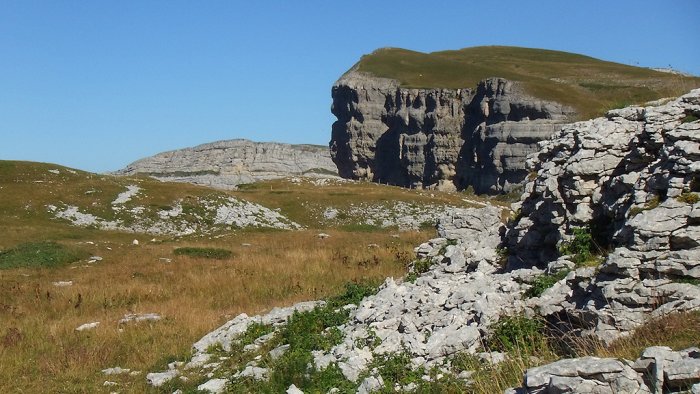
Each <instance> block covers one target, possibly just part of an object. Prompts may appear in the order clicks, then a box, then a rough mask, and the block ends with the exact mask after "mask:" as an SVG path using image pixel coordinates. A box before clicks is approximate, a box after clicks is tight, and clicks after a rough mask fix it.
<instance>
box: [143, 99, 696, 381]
mask: <svg viewBox="0 0 700 394" xmlns="http://www.w3.org/2000/svg"><path fill="white" fill-rule="evenodd" d="M699 115H700V89H696V90H693V91H691V92H689V93H687V94H685V95H683V96H681V97H678V98H675V99H672V100H669V101H667V102H664V103H659V104H657V105H649V106H645V107H635V106H632V107H626V108H623V109H618V110H612V111H609V112H608V113H607V114H606V116H605V117H600V118H596V119H592V120H588V121H582V122H576V123H573V124H570V125H567V126H564V127H562V128H561V129H560V131H558V132H557V133H556V134H555V135H554V136H553V137H552V138H551V139H549V140H548V141H546V143H543V144H541V149H540V150H539V151H538V152H536V153H535V154H533V155H531V156H530V157H529V159H528V168H529V170H530V171H531V174H532V176H530V177H529V179H528V182H527V184H526V186H525V189H524V192H523V194H522V196H521V198H520V201H519V202H517V203H514V204H513V205H511V207H512V208H513V211H512V214H511V216H510V217H509V218H508V220H507V221H505V223H504V221H503V217H502V211H501V210H499V209H497V208H496V207H494V206H492V205H490V204H485V205H484V206H482V207H479V208H467V209H454V210H451V211H450V212H448V213H447V214H446V215H443V216H442V217H441V218H440V220H439V223H438V226H437V229H438V237H437V238H433V239H431V240H429V241H428V242H425V243H423V244H421V245H419V246H418V247H417V248H416V249H415V252H416V259H414V260H413V262H412V263H411V264H410V269H409V273H408V274H407V275H406V276H404V277H403V278H396V277H390V278H387V279H386V280H385V281H384V283H383V284H382V285H380V286H379V287H378V288H371V287H354V286H351V287H348V288H347V289H346V293H345V294H343V295H342V296H339V297H331V298H328V299H326V300H323V301H316V302H309V301H307V302H303V303H297V304H294V305H291V306H288V307H284V308H276V309H275V310H273V311H271V312H270V313H267V314H261V315H255V316H248V315H244V314H241V315H238V316H236V317H235V318H233V319H231V320H229V321H228V322H227V323H225V324H224V325H222V326H221V327H219V328H218V329H216V330H214V331H212V332H210V333H208V334H207V335H205V336H203V337H202V338H201V339H200V340H198V341H197V342H194V344H193V346H192V351H193V355H192V356H191V357H187V358H185V359H183V360H182V362H181V363H172V364H170V365H168V366H167V367H164V368H162V369H160V370H157V371H153V372H151V373H149V374H147V375H146V379H147V380H148V381H149V383H150V384H151V385H152V386H154V387H158V388H160V389H162V390H167V391H172V390H175V389H181V390H183V391H186V390H195V389H196V390H206V391H209V392H217V393H220V392H224V391H226V392H285V391H286V392H288V393H300V392H343V393H345V392H348V393H352V392H356V393H363V394H364V393H371V392H381V393H390V392H420V393H423V392H430V393H432V392H439V393H443V392H444V393H459V392H469V393H484V394H492V393H507V394H517V393H522V394H525V393H548V394H554V393H605V394H615V393H630V394H632V393H636V394H640V393H659V394H671V393H695V392H698V391H699V390H700V373H699V371H700V349H699V348H698V346H700V342H698V340H699V339H700V336H699V335H698V327H699V326H698V322H699V321H700V320H698V319H699V318H700V312H699V311H700V269H699V268H700V220H699V219H700V196H699V194H698V193H700V187H699V186H698V177H699V172H700V166H699V165H698V164H699V163H700V139H699V138H698V132H699V131H700V122H699V121H698V116H699ZM182 377H184V378H185V379H184V380H183V379H182ZM512 387H517V388H512Z"/></svg>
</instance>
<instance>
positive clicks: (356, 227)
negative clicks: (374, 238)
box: [340, 223, 387, 233]
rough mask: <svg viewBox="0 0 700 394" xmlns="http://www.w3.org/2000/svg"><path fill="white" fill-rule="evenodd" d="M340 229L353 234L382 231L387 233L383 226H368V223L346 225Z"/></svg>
mask: <svg viewBox="0 0 700 394" xmlns="http://www.w3.org/2000/svg"><path fill="white" fill-rule="evenodd" d="M340 229H341V230H343V231H347V232H351V233H376V232H380V231H386V230H387V229H386V228H384V227H381V226H377V225H376V224H367V223H350V224H344V225H342V226H340Z"/></svg>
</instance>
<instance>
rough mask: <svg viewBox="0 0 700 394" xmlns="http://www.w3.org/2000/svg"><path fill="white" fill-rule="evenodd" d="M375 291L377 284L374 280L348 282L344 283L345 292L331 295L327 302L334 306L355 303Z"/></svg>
mask: <svg viewBox="0 0 700 394" xmlns="http://www.w3.org/2000/svg"><path fill="white" fill-rule="evenodd" d="M376 292H377V284H376V283H375V282H369V281H366V282H348V283H346V284H345V292H344V293H342V294H340V295H337V296H335V297H331V298H330V299H329V300H328V304H329V305H331V306H332V307H336V308H338V307H341V306H344V305H349V304H355V305H357V304H359V303H360V301H362V299H363V298H365V297H367V296H370V295H372V294H375V293H376Z"/></svg>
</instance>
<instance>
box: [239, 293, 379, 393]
mask: <svg viewBox="0 0 700 394" xmlns="http://www.w3.org/2000/svg"><path fill="white" fill-rule="evenodd" d="M376 289H377V288H376V283H373V282H357V283H356V282H350V283H347V284H346V285H345V291H344V292H343V293H342V294H340V295H337V296H334V297H331V298H330V299H329V300H328V301H327V303H326V305H324V306H320V307H316V308H314V309H313V310H311V311H308V312H301V313H299V312H295V313H294V314H293V315H292V316H291V317H290V318H289V320H288V322H287V324H286V325H285V326H284V327H283V328H282V329H281V331H280V332H279V334H278V338H279V339H278V340H277V341H276V342H275V343H284V344H289V345H290V347H289V349H288V350H287V351H286V352H285V353H284V354H283V355H282V356H281V357H280V358H279V359H277V360H272V359H270V358H269V357H268V358H265V359H263V360H262V362H261V363H260V364H259V365H261V366H263V367H265V368H269V369H270V370H271V374H270V379H269V380H268V381H263V382H260V381H248V380H245V379H243V380H240V381H237V382H236V383H235V384H234V385H233V386H232V388H231V390H233V391H234V392H238V391H239V390H242V391H250V390H253V391H256V392H269V393H281V392H285V391H286V390H287V388H288V387H289V386H290V385H291V384H294V385H296V386H297V387H298V388H300V389H301V390H303V391H305V392H327V391H328V390H330V389H331V388H333V387H337V388H340V389H341V390H347V389H349V388H351V387H353V384H352V383H351V382H349V381H348V380H346V379H345V377H344V376H343V374H342V373H341V372H340V370H339V369H338V367H337V366H334V365H333V366H329V367H328V368H325V369H322V370H317V369H315V368H314V367H311V368H309V365H313V355H312V353H311V352H312V351H315V350H324V351H328V350H330V349H331V347H333V346H334V345H337V344H338V343H340V341H341V340H342V335H341V333H340V331H339V330H338V328H337V326H339V325H341V324H344V323H346V322H347V320H348V318H349V316H350V312H349V310H348V309H346V308H343V307H344V306H346V305H349V304H357V303H359V302H360V301H361V300H362V299H363V298H364V297H366V296H369V295H371V294H374V293H375V292H376Z"/></svg>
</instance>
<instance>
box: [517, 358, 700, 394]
mask: <svg viewBox="0 0 700 394" xmlns="http://www.w3.org/2000/svg"><path fill="white" fill-rule="evenodd" d="M698 382H700V352H699V351H698V349H697V348H690V349H685V350H681V351H678V352H674V351H673V350H671V348H669V347H665V346H653V347H649V348H647V349H645V350H644V352H642V355H641V357H639V358H638V359H637V360H636V361H634V362H632V361H627V360H617V359H612V358H596V357H583V358H575V359H564V360H559V361H556V362H554V363H551V364H547V365H543V366H540V367H536V368H531V369H528V370H527V371H526V372H525V376H524V378H523V385H522V387H520V388H518V389H510V390H508V391H507V392H509V393H523V394H525V393H611V394H612V393H658V394H662V393H671V392H674V393H675V392H686V391H682V390H683V389H687V388H688V387H691V386H694V385H696V384H698Z"/></svg>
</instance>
